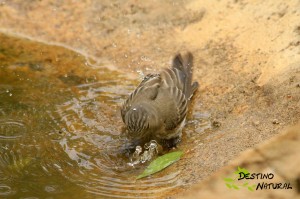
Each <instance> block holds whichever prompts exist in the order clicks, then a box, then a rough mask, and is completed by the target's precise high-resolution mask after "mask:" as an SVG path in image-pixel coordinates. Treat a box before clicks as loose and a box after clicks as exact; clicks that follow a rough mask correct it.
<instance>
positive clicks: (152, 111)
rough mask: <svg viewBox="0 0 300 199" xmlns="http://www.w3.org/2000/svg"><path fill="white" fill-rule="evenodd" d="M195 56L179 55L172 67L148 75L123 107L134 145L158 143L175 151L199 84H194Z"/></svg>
mask: <svg viewBox="0 0 300 199" xmlns="http://www.w3.org/2000/svg"><path fill="white" fill-rule="evenodd" d="M192 70H193V55H192V54H191V53H190V52H188V53H187V54H186V55H185V56H181V54H177V55H176V56H175V57H174V58H173V61H172V65H171V68H165V69H163V70H162V71H161V72H160V73H158V74H148V75H146V76H145V77H144V79H143V80H142V82H141V83H140V84H139V86H138V87H137V88H136V89H135V90H134V91H133V93H131V94H130V96H129V97H128V99H127V100H126V101H125V102H124V104H123V105H122V107H121V116H122V120H123V122H124V123H125V127H126V132H127V133H128V136H129V139H130V140H132V143H133V145H135V146H136V145H143V144H145V143H146V142H149V141H150V140H156V141H157V142H158V143H159V144H161V145H162V146H163V147H167V148H171V147H174V146H176V144H177V143H178V142H179V141H180V139H181V135H182V129H183V127H184V125H185V120H186V115H187V112H188V107H189V104H190V101H191V98H192V96H193V94H194V92H195V91H196V90H197V88H198V82H194V83H192V75H193V71H192Z"/></svg>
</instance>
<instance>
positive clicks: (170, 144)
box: [162, 136, 181, 150]
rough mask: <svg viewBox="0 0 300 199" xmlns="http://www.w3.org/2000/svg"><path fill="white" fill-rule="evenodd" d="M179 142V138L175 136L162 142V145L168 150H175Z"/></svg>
mask: <svg viewBox="0 0 300 199" xmlns="http://www.w3.org/2000/svg"><path fill="white" fill-rule="evenodd" d="M180 140H181V136H177V137H175V138H171V139H165V140H162V143H163V145H164V146H165V147H166V148H167V149H168V150H170V149H172V148H176V147H177V144H178V143H179V142H180Z"/></svg>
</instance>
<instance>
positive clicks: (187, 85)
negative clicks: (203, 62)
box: [172, 52, 199, 99]
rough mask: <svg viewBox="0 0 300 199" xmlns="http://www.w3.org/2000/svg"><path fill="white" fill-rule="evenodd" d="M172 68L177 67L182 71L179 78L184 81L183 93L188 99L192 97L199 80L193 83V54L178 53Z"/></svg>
mask: <svg viewBox="0 0 300 199" xmlns="http://www.w3.org/2000/svg"><path fill="white" fill-rule="evenodd" d="M172 68H174V69H177V70H178V71H179V72H180V73H179V74H178V76H179V77H178V78H180V82H182V83H183V93H184V94H185V96H186V98H187V99H190V98H191V97H192V96H193V94H194V92H195V91H196V90H197V88H198V86H199V84H198V82H193V83H192V78H193V55H192V53H190V52H188V53H187V54H186V55H185V56H181V54H177V55H176V56H175V57H174V59H173V62H172Z"/></svg>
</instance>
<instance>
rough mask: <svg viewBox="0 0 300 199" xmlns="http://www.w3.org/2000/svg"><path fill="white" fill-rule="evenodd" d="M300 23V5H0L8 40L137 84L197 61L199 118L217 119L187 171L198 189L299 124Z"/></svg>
mask: <svg viewBox="0 0 300 199" xmlns="http://www.w3.org/2000/svg"><path fill="white" fill-rule="evenodd" d="M299 19H300V2H299V1H296V0H291V1H279V0H278V1H275V0H265V1H262V0H259V1H250V0H235V1H217V0H212V1H197V0H189V1H179V0H178V1H158V0H154V1H146V2H144V1H138V0H126V1H109V0H101V1H100V0H99V1H97V0H87V1H76V0H68V1H59V0H57V1H48V0H46V1H30V2H26V3H25V1H21V0H10V1H3V0H1V1H0V24H1V25H0V30H1V31H2V32H6V33H9V34H16V35H20V36H24V37H30V38H33V39H35V40H39V41H45V42H48V43H56V44H60V45H63V46H67V47H68V48H72V49H75V50H76V51H79V52H81V53H83V54H85V55H88V56H90V57H92V58H94V59H96V60H101V61H102V62H103V60H105V61H106V62H107V63H109V66H110V68H111V69H115V70H118V71H122V72H124V73H128V76H129V77H132V78H138V77H139V75H138V73H137V70H141V71H142V72H144V73H146V72H151V71H156V70H158V69H160V68H162V67H166V66H168V63H169V60H170V57H171V56H173V55H174V54H175V53H176V52H181V51H187V50H188V51H191V52H192V53H193V54H194V57H195V67H194V70H195V75H194V78H195V79H196V80H197V81H199V83H200V90H199V92H198V94H197V95H196V96H195V103H194V107H193V108H194V112H208V113H210V114H211V117H210V120H211V123H212V126H213V128H212V129H211V130H210V131H209V133H207V135H206V137H205V140H204V142H205V144H199V145H197V144H196V142H195V144H194V148H193V150H190V151H189V153H188V154H187V155H186V161H181V162H180V167H181V169H184V170H185V171H186V176H185V177H184V178H185V179H183V180H184V181H185V182H186V183H187V184H190V185H192V184H195V183H197V182H199V181H202V180H203V179H206V178H207V177H208V176H210V175H211V174H212V173H214V172H215V171H216V170H218V169H220V168H221V167H222V166H224V165H227V164H228V162H229V161H230V160H232V159H234V158H235V157H236V156H237V155H238V154H239V153H240V152H242V151H244V150H245V149H247V148H251V147H254V146H256V145H257V144H259V143H261V142H263V141H265V140H268V139H270V138H271V137H274V136H275V135H276V134H278V133H279V132H280V131H281V130H282V129H284V128H285V127H287V126H290V125H293V124H296V123H297V122H299V118H300V22H299V21H300V20H299ZM112 66H113V67H112ZM282 147H285V146H282ZM297 158H300V157H297ZM286 163H287V164H288V162H286ZM182 189H187V186H185V187H182V188H180V189H178V190H177V191H175V192H172V194H176V193H177V192H181V191H182Z"/></svg>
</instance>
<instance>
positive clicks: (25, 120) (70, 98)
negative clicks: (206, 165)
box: [0, 34, 208, 199]
mask: <svg viewBox="0 0 300 199" xmlns="http://www.w3.org/2000/svg"><path fill="white" fill-rule="evenodd" d="M0 43H1V46H0V198H2V197H3V198H49V199H50V198H95V197H96V198H157V197H159V196H160V195H163V193H166V192H169V191H172V190H174V189H175V188H176V187H179V186H182V185H183V182H182V181H181V180H180V175H181V171H180V170H178V169H176V167H175V166H174V168H175V169H173V170H169V172H165V173H163V172H162V174H160V175H156V176H152V177H150V178H145V179H142V180H138V181H136V180H135V177H136V176H137V175H138V174H140V173H141V172H142V171H143V169H144V166H140V167H137V168H132V167H129V166H128V164H127V163H128V162H129V158H128V157H127V156H126V154H125V153H124V150H123V146H124V142H125V141H126V139H125V138H124V137H122V135H121V128H122V123H121V118H120V114H119V108H118V107H119V105H120V103H121V102H122V101H123V100H124V99H125V98H126V97H127V95H128V93H130V92H131V91H132V90H133V89H134V87H135V86H136V85H137V82H135V81H132V80H129V79H126V74H121V73H120V72H116V71H110V70H108V69H106V68H105V67H101V63H94V62H93V64H89V63H90V62H91V61H90V60H88V59H87V58H86V57H84V56H82V55H80V54H78V53H76V52H73V51H70V50H67V49H65V48H62V47H58V46H50V45H45V44H41V43H36V42H33V41H29V40H24V39H18V38H13V37H8V36H6V35H2V34H0ZM196 116H197V115H196ZM197 117H199V118H201V119H203V118H205V117H206V116H205V115H204V116H203V115H200V116H199V115H198V116H197ZM197 117H196V120H194V121H192V122H191V123H190V124H188V127H187V132H191V131H192V129H195V128H199V126H201V125H200V123H201V122H200V120H197ZM199 122H200V123H199ZM203 124H206V123H205V122H204V123H203ZM203 128H204V127H203ZM203 128H202V129H203ZM205 128H208V126H207V127H205ZM201 132H202V131H201ZM187 137H191V136H187ZM183 148H184V147H183Z"/></svg>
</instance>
